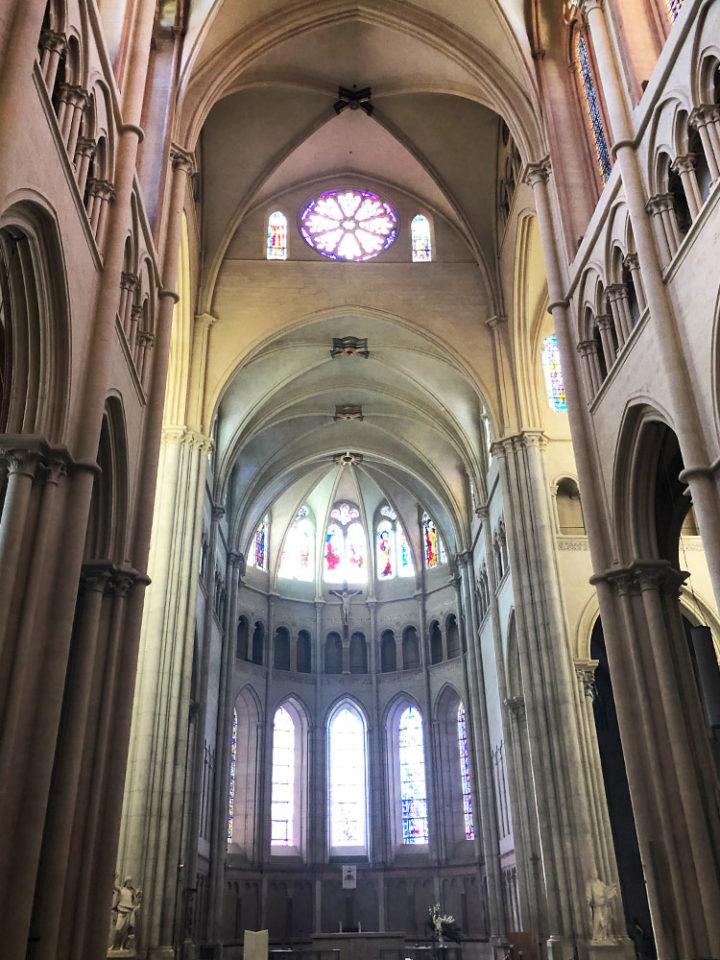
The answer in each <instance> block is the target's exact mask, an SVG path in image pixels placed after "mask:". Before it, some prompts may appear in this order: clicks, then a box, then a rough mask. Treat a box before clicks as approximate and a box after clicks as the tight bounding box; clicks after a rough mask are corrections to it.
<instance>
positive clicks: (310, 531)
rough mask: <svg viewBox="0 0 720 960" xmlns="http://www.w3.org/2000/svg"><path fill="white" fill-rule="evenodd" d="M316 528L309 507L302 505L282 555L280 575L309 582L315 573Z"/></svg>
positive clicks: (288, 578) (286, 578) (289, 532)
mask: <svg viewBox="0 0 720 960" xmlns="http://www.w3.org/2000/svg"><path fill="white" fill-rule="evenodd" d="M314 553H315V528H314V526H313V522H312V520H311V519H310V516H309V511H308V508H307V507H300V509H299V510H298V512H297V514H296V515H295V520H294V521H293V525H292V526H291V527H290V530H289V531H288V535H287V539H286V541H285V547H284V549H283V552H282V554H281V556H280V567H279V569H278V576H279V577H282V578H283V579H285V580H302V581H303V582H305V583H309V582H310V581H311V580H312V579H313V576H314V574H315V563H314Z"/></svg>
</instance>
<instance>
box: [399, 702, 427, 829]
mask: <svg viewBox="0 0 720 960" xmlns="http://www.w3.org/2000/svg"><path fill="white" fill-rule="evenodd" d="M398 750H399V765H400V802H401V805H402V810H401V815H402V842H403V843H427V842H428V811H427V789H426V786H425V749H424V741H423V722H422V717H421V716H420V714H419V713H418V711H417V710H416V709H415V707H408V708H407V710H405V712H404V713H403V714H402V716H401V717H400V724H399V729H398Z"/></svg>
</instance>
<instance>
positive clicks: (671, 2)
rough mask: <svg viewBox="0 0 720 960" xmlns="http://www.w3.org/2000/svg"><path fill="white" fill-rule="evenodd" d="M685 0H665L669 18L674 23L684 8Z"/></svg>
mask: <svg viewBox="0 0 720 960" xmlns="http://www.w3.org/2000/svg"><path fill="white" fill-rule="evenodd" d="M682 5H683V0H665V8H666V10H667V15H668V19H669V20H670V22H671V23H674V22H675V21H676V20H677V18H678V14H679V13H680V11H681V10H682Z"/></svg>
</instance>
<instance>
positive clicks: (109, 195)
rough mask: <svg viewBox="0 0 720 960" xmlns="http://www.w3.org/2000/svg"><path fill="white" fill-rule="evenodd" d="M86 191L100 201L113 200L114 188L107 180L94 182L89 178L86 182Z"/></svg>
mask: <svg viewBox="0 0 720 960" xmlns="http://www.w3.org/2000/svg"><path fill="white" fill-rule="evenodd" d="M88 191H89V192H90V193H91V194H92V196H94V197H100V199H101V200H114V199H115V188H114V187H113V185H112V184H111V183H110V181H109V180H96V179H95V178H94V177H91V178H90V180H88Z"/></svg>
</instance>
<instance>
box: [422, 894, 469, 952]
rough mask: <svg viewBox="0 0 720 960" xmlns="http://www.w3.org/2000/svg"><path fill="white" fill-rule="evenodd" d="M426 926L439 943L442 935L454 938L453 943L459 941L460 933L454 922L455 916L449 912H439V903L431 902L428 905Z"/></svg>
mask: <svg viewBox="0 0 720 960" xmlns="http://www.w3.org/2000/svg"><path fill="white" fill-rule="evenodd" d="M427 926H428V929H429V930H432V933H433V936H434V937H435V938H436V939H437V940H438V942H439V943H442V940H443V937H447V938H448V939H449V940H454V941H455V943H460V940H461V938H462V934H461V933H460V927H458V925H457V923H456V922H455V917H453V916H451V915H450V914H449V913H441V912H440V904H439V903H433V904H432V905H431V906H429V907H428V915H427Z"/></svg>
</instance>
